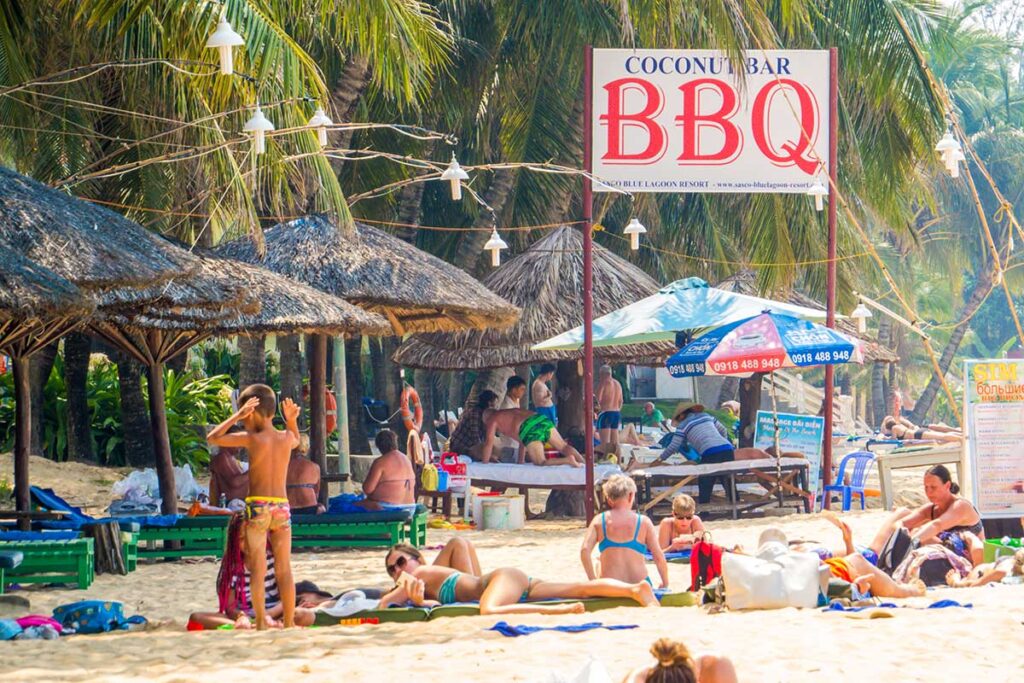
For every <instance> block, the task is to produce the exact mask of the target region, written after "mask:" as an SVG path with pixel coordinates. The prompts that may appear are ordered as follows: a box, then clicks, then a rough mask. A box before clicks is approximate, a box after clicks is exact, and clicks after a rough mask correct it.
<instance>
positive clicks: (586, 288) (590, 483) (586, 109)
mask: <svg viewBox="0 0 1024 683" xmlns="http://www.w3.org/2000/svg"><path fill="white" fill-rule="evenodd" d="M593 88H594V48H593V46H592V45H587V46H586V47H585V48H584V52H583V168H584V170H585V171H586V172H587V175H584V176H583V396H582V397H581V398H582V400H583V417H584V420H583V422H584V425H585V439H586V443H585V449H584V450H585V452H586V464H585V467H586V470H587V472H586V475H587V476H586V480H587V490H586V491H585V492H584V496H585V498H584V503H583V504H584V509H585V510H586V515H587V524H590V521H591V520H592V519H594V420H593V419H592V417H593V413H594V329H593V322H594V292H593V285H594V263H593V254H592V252H593V219H594V191H593V184H592V183H591V180H590V173H591V172H592V171H593V165H594V163H593V150H592V149H591V147H592V144H593V143H592V140H591V138H592V135H593Z"/></svg>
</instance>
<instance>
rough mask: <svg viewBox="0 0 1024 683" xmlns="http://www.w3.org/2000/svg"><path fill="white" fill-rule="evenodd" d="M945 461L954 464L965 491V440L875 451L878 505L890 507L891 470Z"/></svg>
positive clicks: (957, 478) (941, 463)
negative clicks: (878, 487) (939, 444)
mask: <svg viewBox="0 0 1024 683" xmlns="http://www.w3.org/2000/svg"><path fill="white" fill-rule="evenodd" d="M965 443H966V442H965ZM949 464H952V465H955V466H956V480H957V482H959V484H960V487H961V488H962V489H964V490H965V491H966V486H965V484H966V482H967V471H968V470H967V446H966V445H965V444H954V443H947V444H943V445H941V446H904V447H902V448H895V449H893V450H891V451H888V452H878V453H875V465H876V466H877V467H878V481H879V483H880V485H881V486H880V488H881V489H882V506H883V507H884V509H886V510H891V509H892V504H893V487H892V470H899V469H906V468H909V467H929V466H931V465H949Z"/></svg>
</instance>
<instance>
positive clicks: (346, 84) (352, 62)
mask: <svg viewBox="0 0 1024 683" xmlns="http://www.w3.org/2000/svg"><path fill="white" fill-rule="evenodd" d="M369 84H370V63H369V61H368V60H367V59H366V57H363V56H362V55H352V56H350V57H349V59H348V62H347V63H346V64H345V67H344V68H343V69H342V70H341V75H340V76H339V77H338V82H337V84H335V86H334V89H333V90H331V106H332V107H333V108H334V111H335V113H336V114H337V117H338V118H337V122H338V123H348V122H349V121H351V120H352V117H353V116H354V115H355V113H356V107H358V106H359V100H360V98H362V96H363V91H365V90H366V86H367V85H369ZM351 143H352V132H351V131H347V130H345V131H341V132H340V133H339V134H338V147H339V148H340V149H347V148H348V146H349V145H350V144H351ZM335 164H336V168H335V172H337V170H338V167H340V163H339V162H335Z"/></svg>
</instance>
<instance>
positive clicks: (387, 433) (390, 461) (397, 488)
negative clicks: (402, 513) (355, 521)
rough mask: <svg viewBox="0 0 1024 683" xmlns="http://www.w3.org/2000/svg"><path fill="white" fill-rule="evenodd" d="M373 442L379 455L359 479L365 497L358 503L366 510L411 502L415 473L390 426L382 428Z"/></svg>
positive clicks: (413, 497)
mask: <svg viewBox="0 0 1024 683" xmlns="http://www.w3.org/2000/svg"><path fill="white" fill-rule="evenodd" d="M373 441H374V443H375V444H376V445H377V449H378V450H379V451H380V454H381V455H380V457H379V458H377V459H376V460H374V461H373V465H371V466H370V471H369V472H368V473H367V474H366V479H365V480H364V481H363V493H364V494H365V495H366V500H364V501H362V502H361V503H360V504H361V505H362V506H363V507H365V508H367V509H370V510H379V509H381V508H384V507H388V506H396V505H412V504H414V503H415V502H416V494H415V491H414V489H415V480H416V473H415V472H414V471H413V468H412V461H410V460H409V458H408V456H406V455H405V453H403V452H402V451H400V450H398V437H397V436H395V433H394V432H393V431H391V430H390V429H382V430H380V431H379V432H377V437H376V438H375V439H374V440H373Z"/></svg>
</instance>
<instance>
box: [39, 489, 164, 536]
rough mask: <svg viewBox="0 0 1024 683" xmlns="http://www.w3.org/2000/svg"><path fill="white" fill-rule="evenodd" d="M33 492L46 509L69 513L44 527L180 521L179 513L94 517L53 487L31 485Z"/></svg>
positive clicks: (143, 524) (80, 526) (155, 523)
mask: <svg viewBox="0 0 1024 683" xmlns="http://www.w3.org/2000/svg"><path fill="white" fill-rule="evenodd" d="M29 492H30V493H31V494H32V502H34V503H35V504H36V505H38V506H39V507H41V508H43V509H44V510H49V511H50V512H66V513H68V514H67V515H66V516H65V517H64V519H61V520H53V521H50V520H47V521H43V522H39V524H38V526H39V527H40V528H42V529H81V528H82V527H83V526H85V525H86V524H105V523H109V522H118V523H120V524H121V526H127V525H128V524H130V523H132V522H134V523H136V524H138V525H139V526H150V527H153V526H158V527H171V526H174V525H175V524H176V523H177V522H178V515H140V516H137V517H93V516H92V515H87V514H85V513H84V512H82V508H78V507H75V506H73V505H71V503H69V502H67V501H66V500H64V499H63V498H61V497H60V496H58V495H57V494H56V493H55V492H54V490H53V489H44V488H40V487H38V486H32V487H29Z"/></svg>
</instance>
